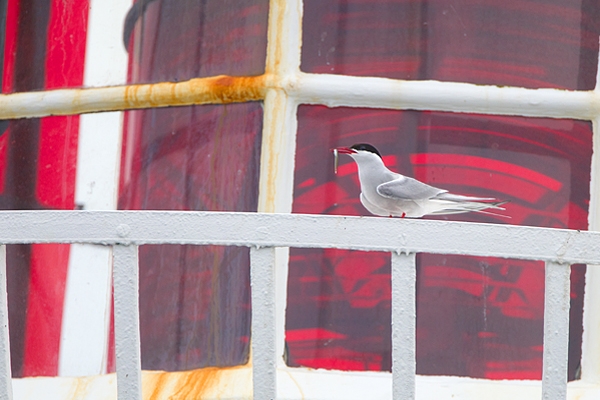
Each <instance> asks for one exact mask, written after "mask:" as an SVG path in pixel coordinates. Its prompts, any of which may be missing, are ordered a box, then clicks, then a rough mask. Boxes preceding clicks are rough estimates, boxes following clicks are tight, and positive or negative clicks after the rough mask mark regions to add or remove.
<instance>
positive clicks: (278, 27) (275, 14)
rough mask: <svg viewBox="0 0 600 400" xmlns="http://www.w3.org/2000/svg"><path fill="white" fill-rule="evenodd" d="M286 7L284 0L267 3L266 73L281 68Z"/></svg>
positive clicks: (273, 0)
mask: <svg viewBox="0 0 600 400" xmlns="http://www.w3.org/2000/svg"><path fill="white" fill-rule="evenodd" d="M286 7H287V1H286V0H271V2H270V5H269V36H268V43H267V49H268V50H269V54H268V57H267V64H266V66H265V69H266V71H267V73H273V74H276V73H277V71H278V70H279V69H280V68H281V62H282V59H281V58H282V53H283V47H282V46H283V40H284V39H283V38H284V36H285V35H284V32H285V30H284V21H285V10H286Z"/></svg>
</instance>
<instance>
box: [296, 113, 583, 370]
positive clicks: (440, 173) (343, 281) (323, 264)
mask: <svg viewBox="0 0 600 400" xmlns="http://www.w3.org/2000/svg"><path fill="white" fill-rule="evenodd" d="M298 130H299V131H298V146H297V153H296V175H295V182H296V184H295V191H294V193H295V197H294V205H293V211H294V212H301V213H316V214H344V215H369V213H368V212H367V211H366V210H365V209H364V208H363V206H362V205H361V204H360V201H359V197H358V195H359V192H360V189H359V183H358V176H357V173H356V164H355V163H354V162H353V161H352V159H351V158H350V157H347V156H345V155H340V165H339V168H338V174H337V175H335V174H334V169H333V157H332V156H331V153H330V149H331V148H334V147H340V146H349V145H352V144H354V143H371V144H373V145H375V146H376V147H377V148H378V149H379V150H380V152H381V153H382V156H383V160H384V162H385V163H386V165H388V167H390V169H392V170H395V171H397V172H400V173H402V174H405V175H408V176H412V177H415V178H417V179H419V180H422V181H424V182H426V183H429V184H432V185H435V186H437V187H441V188H444V189H447V190H450V191H451V192H454V193H460V194H466V195H474V196H482V197H496V198H500V199H504V200H509V201H510V203H508V204H506V206H505V207H506V211H504V212H502V214H505V215H507V216H509V217H510V218H502V217H499V216H494V215H488V214H479V213H467V214H460V215H451V216H437V217H431V218H435V219H448V220H462V221H473V222H493V223H499V224H507V223H508V224H517V225H531V226H543V227H557V228H572V229H586V228H587V210H588V202H589V177H590V162H591V140H592V131H591V124H590V123H587V122H578V121H570V120H551V119H534V118H518V117H499V116H481V115H465V114H451V113H433V112H413V111H387V110H372V109H348V108H336V109H327V108H325V107H315V106H302V107H300V110H299V127H298ZM417 260H418V272H417V274H418V276H417V278H418V289H417V371H418V373H420V374H443V375H466V376H472V377H486V378H493V379H509V378H518V379H529V378H531V379H539V378H540V377H541V356H542V348H543V347H542V335H543V300H544V296H543V289H544V266H543V263H541V262H530V261H520V260H503V259H493V258H482V257H459V256H444V255H432V254H421V255H419V257H418V259H417ZM583 272H584V268H583V267H580V266H576V267H574V268H573V274H572V312H571V314H572V315H571V318H572V325H571V329H572V332H571V344H570V345H571V353H570V377H571V378H573V376H574V373H575V370H576V368H577V363H578V362H579V355H580V352H581V309H582V308H581V307H582V296H583ZM389 273H390V261H389V255H388V254H384V253H373V252H351V251H341V250H312V249H292V250H291V255H290V284H289V288H288V294H289V301H288V313H287V329H288V331H290V332H292V339H290V340H288V346H289V355H290V356H289V362H290V364H291V365H304V366H310V367H314V368H342V369H357V370H373V369H374V370H388V369H389V368H390V353H389V352H390V336H389V335H390V328H389V324H390V283H389V279H390V277H389ZM320 330H326V331H327V332H328V333H327V335H322V336H319V335H315V334H314V333H313V332H315V331H319V332H320Z"/></svg>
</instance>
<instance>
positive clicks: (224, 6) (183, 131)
mask: <svg viewBox="0 0 600 400" xmlns="http://www.w3.org/2000/svg"><path fill="white" fill-rule="evenodd" d="M267 15H268V0H242V1H238V0H236V1H232V0H225V1H218V2H210V1H209V2H207V1H163V0H150V1H145V2H136V3H134V5H133V6H132V8H131V11H130V12H129V14H128V16H127V20H126V22H125V41H126V43H127V44H128V48H129V54H130V70H129V81H130V82H131V83H142V82H158V81H178V80H186V79H190V78H195V77H200V76H211V75H220V74H228V75H258V74H262V73H263V72H264V65H265V58H266V43H267V34H266V32H267ZM125 124H126V132H125V138H124V141H123V151H122V155H123V156H122V170H121V190H120V199H119V207H120V208H121V209H161V210H206V211H256V206H257V201H258V169H259V167H258V162H259V158H260V140H261V135H260V132H261V128H262V109H261V106H260V104H258V103H244V104H236V105H227V106H202V107H178V108H170V109H154V110H147V111H136V112H129V113H127V117H126V122H125ZM140 266H141V268H140V305H141V308H140V314H141V321H140V323H141V339H142V342H141V350H142V367H143V368H144V369H153V370H169V371H179V370H185V369H193V368H199V367H204V366H227V365H237V364H243V363H246V362H247V358H248V349H249V347H248V345H249V342H248V337H249V336H250V325H249V323H250V308H249V301H250V299H249V252H248V249H246V248H223V247H218V246H200V247H194V246H147V247H144V248H142V249H141V250H140Z"/></svg>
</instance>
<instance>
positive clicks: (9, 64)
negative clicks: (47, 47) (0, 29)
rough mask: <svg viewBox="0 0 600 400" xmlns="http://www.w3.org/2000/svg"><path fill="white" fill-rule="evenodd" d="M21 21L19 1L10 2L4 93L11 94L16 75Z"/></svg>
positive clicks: (5, 48)
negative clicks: (18, 26)
mask: <svg viewBox="0 0 600 400" xmlns="http://www.w3.org/2000/svg"><path fill="white" fill-rule="evenodd" d="M18 21H19V0H13V1H9V2H8V6H7V10H6V29H5V31H4V32H5V35H6V36H5V38H4V66H3V68H4V70H3V71H4V73H3V76H2V93H11V92H12V90H13V77H14V75H15V58H16V55H17V51H16V49H17V25H18Z"/></svg>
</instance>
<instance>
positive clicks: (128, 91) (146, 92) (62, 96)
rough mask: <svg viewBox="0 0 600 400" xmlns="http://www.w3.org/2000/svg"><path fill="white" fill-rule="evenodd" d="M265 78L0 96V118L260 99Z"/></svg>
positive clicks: (223, 77) (196, 80) (224, 78)
mask: <svg viewBox="0 0 600 400" xmlns="http://www.w3.org/2000/svg"><path fill="white" fill-rule="evenodd" d="M268 81H270V80H268V79H267V76H266V75H260V76H242V77H233V76H226V75H219V76H213V77H208V78H194V79H190V80H189V81H185V82H177V83H174V82H160V83H152V84H143V85H127V86H109V87H100V88H86V89H58V90H49V91H45V92H26V93H13V94H3V95H0V119H18V118H33V117H43V116H48V115H74V114H83V113H92V112H102V111H117V110H132V109H142V108H151V107H170V106H187V105H195V104H229V103H241V102H247V101H259V100H263V99H264V96H265V93H266V89H267V87H266V85H267V82H268Z"/></svg>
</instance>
